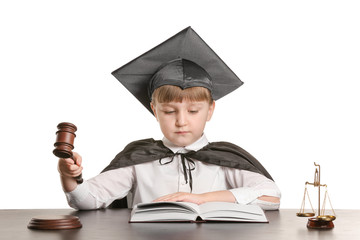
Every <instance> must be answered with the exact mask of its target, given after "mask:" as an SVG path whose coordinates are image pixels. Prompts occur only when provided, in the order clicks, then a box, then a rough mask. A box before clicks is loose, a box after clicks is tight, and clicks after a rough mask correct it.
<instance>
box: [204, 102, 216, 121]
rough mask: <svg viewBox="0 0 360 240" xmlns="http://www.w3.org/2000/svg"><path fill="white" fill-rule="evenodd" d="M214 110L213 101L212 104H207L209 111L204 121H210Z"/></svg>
mask: <svg viewBox="0 0 360 240" xmlns="http://www.w3.org/2000/svg"><path fill="white" fill-rule="evenodd" d="M214 110H215V101H213V102H212V104H210V106H209V112H208V116H207V119H206V121H210V119H211V117H212V115H213V113H214Z"/></svg>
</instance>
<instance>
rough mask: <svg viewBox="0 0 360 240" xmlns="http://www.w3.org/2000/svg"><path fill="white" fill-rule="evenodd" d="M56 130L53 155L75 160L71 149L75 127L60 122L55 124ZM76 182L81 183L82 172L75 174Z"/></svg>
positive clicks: (72, 147)
mask: <svg viewBox="0 0 360 240" xmlns="http://www.w3.org/2000/svg"><path fill="white" fill-rule="evenodd" d="M57 128H58V131H57V132H56V142H55V143H54V147H55V149H54V151H53V153H54V155H55V156H57V157H59V158H71V159H73V160H74V161H75V162H76V160H75V159H74V157H73V152H72V150H73V149H74V139H75V137H76V135H75V132H76V130H77V127H76V126H75V125H74V124H72V123H68V122H62V123H59V124H58V125H57ZM75 179H76V182H77V183H79V184H80V183H82V182H83V179H82V174H80V175H79V176H77V177H76V178H75Z"/></svg>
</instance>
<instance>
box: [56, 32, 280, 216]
mask: <svg viewBox="0 0 360 240" xmlns="http://www.w3.org/2000/svg"><path fill="white" fill-rule="evenodd" d="M184 39H185V40H186V41H185V40H184ZM180 40H181V41H180ZM174 42H175V43H176V44H178V43H179V42H180V43H181V46H182V47H184V45H190V46H191V47H190V50H191V51H189V50H188V49H185V50H184V51H183V52H182V53H179V51H178V50H176V53H174V54H172V53H171V51H172V50H171V49H178V46H175V47H171V44H172V43H174ZM184 42H185V43H186V44H185V43H184ZM162 48H164V49H165V50H164V51H163V52H162ZM169 49H170V50H169ZM209 49H210V48H209V47H208V46H207V45H206V44H205V43H204V42H203V41H202V39H201V38H200V37H198V35H197V34H196V33H195V32H194V31H193V30H192V29H191V28H187V29H185V30H183V31H182V32H180V33H179V34H177V35H175V36H174V37H172V38H170V39H169V40H167V41H166V42H164V43H163V44H161V45H159V46H158V47H156V48H154V49H153V50H151V51H149V52H147V53H145V54H143V55H142V56H140V57H139V58H137V59H135V60H133V61H132V62H130V63H129V64H127V65H125V66H124V67H122V68H120V69H118V70H116V71H114V73H113V74H114V75H115V77H117V78H118V79H119V81H121V82H122V83H123V84H124V85H125V86H126V87H127V88H128V89H129V90H130V91H131V92H132V93H133V94H134V95H135V96H136V97H137V98H138V99H139V100H140V101H141V102H142V103H143V104H144V106H145V107H147V108H148V109H151V111H152V113H153V114H154V116H155V117H156V120H157V121H158V122H159V125H160V129H161V131H162V133H163V134H164V138H163V140H162V141H155V140H153V139H144V140H140V141H135V142H132V143H130V144H129V145H128V146H127V147H126V148H125V149H124V150H123V151H122V152H120V153H119V154H118V155H117V156H116V157H115V159H114V160H113V161H112V162H111V163H110V165H109V166H108V167H107V168H105V169H104V171H103V172H102V173H101V174H100V175H98V176H96V177H94V178H92V179H89V180H88V181H85V182H84V183H82V184H80V185H78V184H77V182H76V180H75V179H74V177H76V176H78V175H80V174H81V171H82V166H81V163H82V159H81V156H80V155H78V154H77V153H74V156H75V159H76V164H74V161H73V160H72V159H60V160H59V167H58V169H59V172H60V175H61V182H62V185H63V189H64V191H65V193H66V196H67V199H68V202H69V204H70V206H71V207H74V208H76V209H98V208H105V207H107V206H109V205H110V204H111V203H112V202H113V201H114V200H116V199H121V198H123V197H126V196H127V195H128V193H129V192H131V193H132V199H129V200H131V202H132V205H133V206H134V205H136V204H138V203H140V202H151V201H187V202H193V203H196V204H202V203H204V202H209V201H222V202H237V203H241V204H258V205H260V206H261V207H263V208H264V209H278V207H279V202H280V191H279V189H278V188H277V186H276V185H275V183H274V182H273V180H272V179H271V176H270V175H269V174H268V173H267V171H266V170H265V169H264V168H263V167H262V166H261V164H260V163H259V162H257V160H256V159H254V158H253V157H252V156H251V155H250V154H248V153H247V152H245V151H244V150H243V149H241V148H240V147H237V146H235V145H232V144H230V143H222V142H220V143H209V142H208V140H207V139H206V136H205V135H204V128H205V125H206V122H207V121H209V120H210V119H211V117H212V115H213V112H214V109H215V101H214V99H215V98H217V99H219V98H220V97H222V96H224V95H226V94H227V93H229V92H231V91H232V90H234V88H237V87H239V86H240V85H241V83H242V82H241V81H240V80H239V79H238V78H237V77H236V76H235V75H234V74H233V73H232V72H231V71H229V70H228V69H227V66H226V65H225V64H224V63H223V62H222V61H221V60H219V58H218V57H217V55H216V54H215V57H216V61H217V64H215V65H214V61H212V60H213V59H211V56H210V57H209V54H208V52H210V53H212V50H211V49H210V50H209ZM193 50H194V51H195V55H193V52H194V51H193ZM202 50H204V51H205V53H203V54H201V51H202ZM153 51H156V53H157V54H154V53H153ZM199 51H200V54H199ZM159 52H162V54H159ZM165 55H166V58H164V59H161V60H160V61H159V60H158V56H165ZM199 55H200V56H203V57H204V58H205V59H206V60H205V61H204V65H201V66H200V65H199V64H197V63H195V62H194V61H191V60H189V59H186V58H191V59H197V58H198V56H199ZM213 55H214V54H213ZM153 56H156V57H155V59H156V60H154V58H153ZM183 56H184V57H183ZM185 57H186V58H185ZM148 59H152V61H151V64H149V63H148V62H146V61H145V60H148ZM209 59H210V60H209ZM198 61H199V62H201V60H198ZM206 61H207V62H209V64H210V66H211V67H209V65H208V64H206ZM144 62H145V63H146V64H145V65H142V66H141V67H139V66H137V65H138V64H140V65H141V64H144ZM153 62H156V64H153ZM159 63H161V65H160V67H159ZM203 66H205V67H204V68H203ZM213 66H215V68H216V67H218V66H221V68H222V69H225V70H222V69H220V70H219V72H220V74H219V76H221V77H220V78H219V77H217V76H216V74H209V73H208V71H213V70H212V69H213ZM223 66H225V67H226V68H224V67H223ZM146 68H149V69H150V70H149V71H150V72H151V74H148V73H146V72H145V73H144V72H143V73H142V74H138V73H136V72H134V71H135V70H134V69H140V71H144V69H146ZM155 68H156V71H154V69H155ZM222 71H225V72H222ZM228 75H230V77H229V78H227V76H228ZM129 76H130V77H129ZM213 76H215V77H213ZM234 76H235V77H234ZM231 78H232V79H233V80H232V81H230V82H226V81H227V80H225V82H226V86H232V87H231V89H230V90H229V89H228V88H226V87H224V86H222V85H221V84H222V82H223V81H224V80H223V79H231ZM219 79H220V80H219ZM134 83H136V84H134ZM144 91H145V92H147V93H148V94H144Z"/></svg>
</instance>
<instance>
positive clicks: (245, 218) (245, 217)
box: [130, 202, 268, 222]
mask: <svg viewBox="0 0 360 240" xmlns="http://www.w3.org/2000/svg"><path fill="white" fill-rule="evenodd" d="M208 221H228V222H268V220H267V218H266V216H265V213H264V211H263V210H262V209H261V208H260V207H259V206H257V205H243V204H236V203H228V202H207V203H204V204H201V205H197V204H194V203H189V202H154V203H140V204H138V205H136V206H135V207H134V208H133V210H132V212H131V218H130V222H208Z"/></svg>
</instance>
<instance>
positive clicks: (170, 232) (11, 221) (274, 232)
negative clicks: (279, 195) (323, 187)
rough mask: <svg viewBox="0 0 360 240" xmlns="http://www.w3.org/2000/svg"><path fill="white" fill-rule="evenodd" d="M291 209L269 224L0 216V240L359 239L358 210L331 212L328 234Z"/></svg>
mask: <svg viewBox="0 0 360 240" xmlns="http://www.w3.org/2000/svg"><path fill="white" fill-rule="evenodd" d="M296 211H297V210H293V209H281V210H279V211H268V212H266V215H267V217H268V219H269V223H200V224H196V223H166V224H164V223H131V224H130V223H128V220H129V216H130V210H129V209H106V210H94V211H73V210H71V209H37V210H0V239H1V240H8V239H9V240H21V239H26V240H29V239H36V240H42V239H46V240H52V239H57V240H59V239H60V240H62V239H63V240H78V239H86V240H89V239H101V240H107V239H117V240H119V239H123V240H127V239H135V240H140V239H147V240H152V239H154V240H175V239H179V240H192V239H196V240H212V239H214V240H232V239H237V240H238V239H251V240H257V239H259V240H260V239H266V240H269V239H274V240H282V239H286V240H289V239H291V240H296V239H301V240H306V239H326V240H330V239H336V240H341V239H347V240H349V239H360V220H359V219H357V218H358V216H359V214H360V210H337V211H335V212H336V214H337V219H336V220H335V221H334V224H335V228H334V229H332V230H310V229H307V227H306V223H307V218H299V217H296ZM66 214H72V215H76V216H78V217H80V220H81V222H82V224H83V227H82V228H79V229H72V230H31V229H28V228H27V224H28V223H29V221H30V220H31V218H32V217H35V216H38V215H66Z"/></svg>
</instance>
